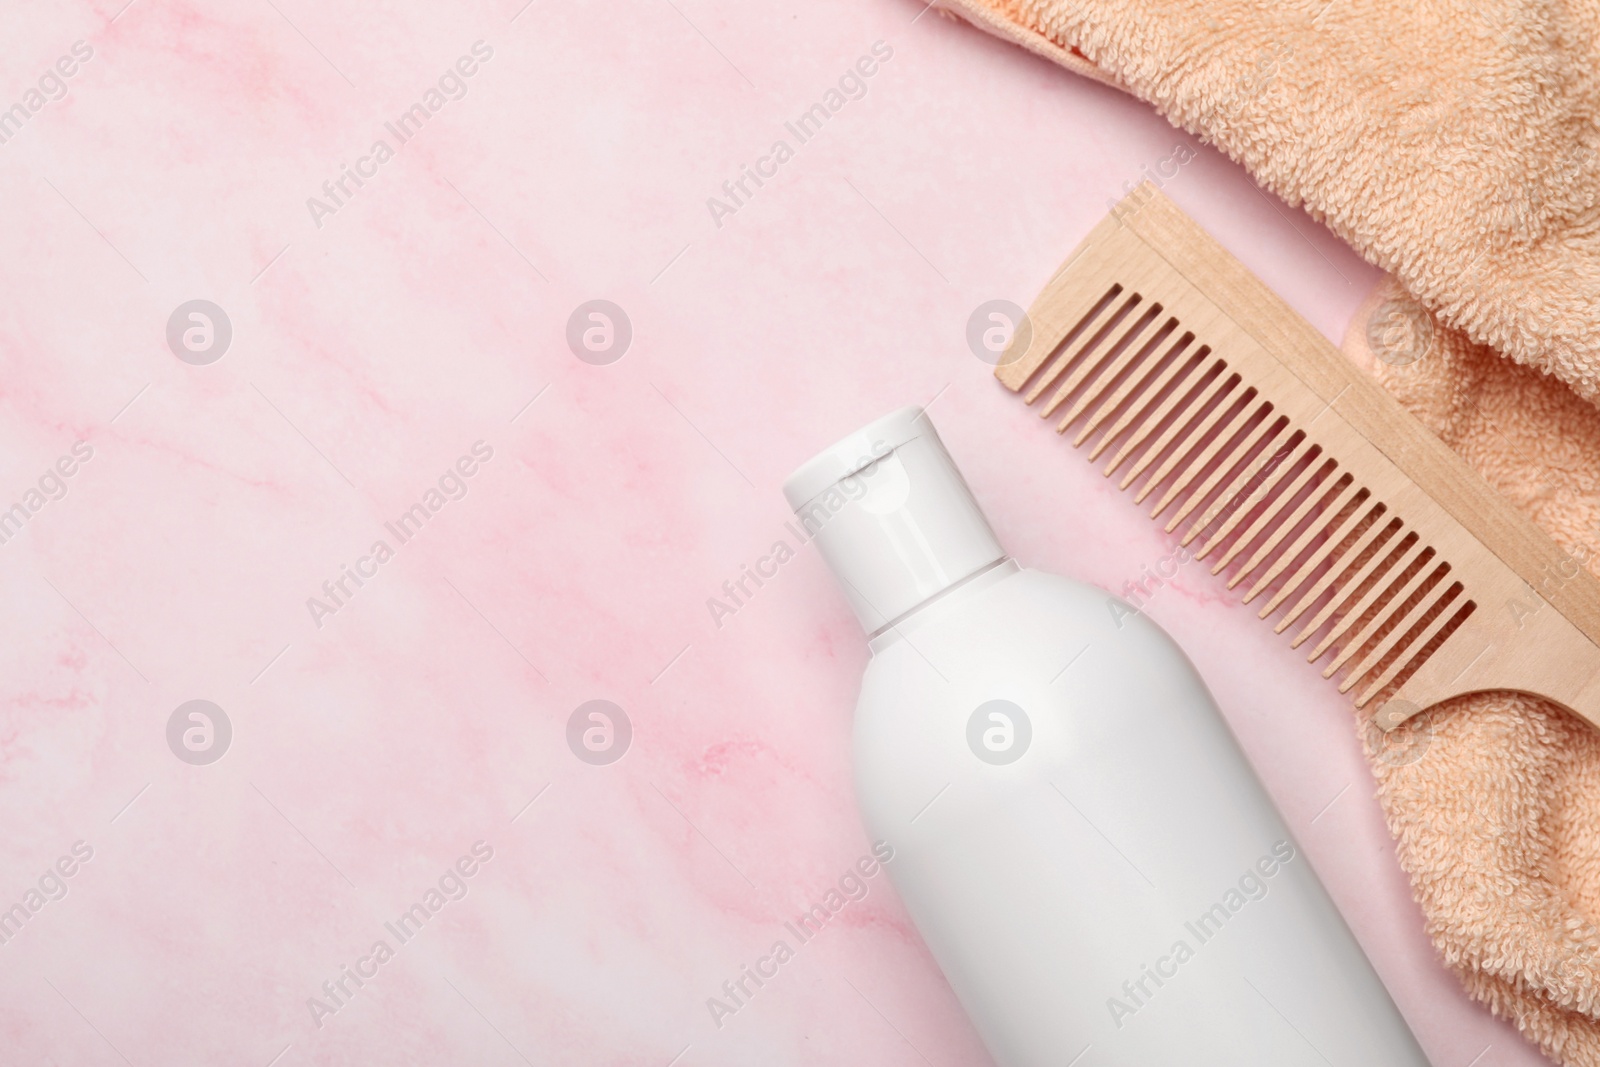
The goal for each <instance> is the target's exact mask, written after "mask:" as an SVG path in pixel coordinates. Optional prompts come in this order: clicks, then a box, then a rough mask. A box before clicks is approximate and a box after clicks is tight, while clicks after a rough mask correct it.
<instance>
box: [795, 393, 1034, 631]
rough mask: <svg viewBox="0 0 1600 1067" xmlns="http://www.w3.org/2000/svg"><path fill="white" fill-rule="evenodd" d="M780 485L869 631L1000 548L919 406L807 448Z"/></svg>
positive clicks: (999, 553)
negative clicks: (815, 450) (814, 450)
mask: <svg viewBox="0 0 1600 1067" xmlns="http://www.w3.org/2000/svg"><path fill="white" fill-rule="evenodd" d="M783 494H784V496H785V497H787V498H788V501H789V506H790V507H792V508H793V509H794V512H795V515H796V516H797V518H798V519H799V521H800V525H801V526H802V527H803V528H804V530H805V532H806V535H807V536H808V537H810V538H811V539H812V540H814V541H815V542H816V545H817V548H818V550H819V551H821V553H822V557H823V558H824V559H826V560H827V561H828V565H829V566H830V567H832V568H833V573H834V575H835V576H836V577H837V578H838V579H839V584H840V585H841V586H842V587H843V588H844V592H845V596H847V597H848V598H849V600H850V604H851V606H852V607H854V608H855V610H856V615H857V616H858V617H859V618H860V619H861V625H862V627H863V628H864V629H865V630H866V631H867V633H868V634H875V633H877V632H878V631H879V630H882V629H884V628H885V627H887V626H888V625H889V624H890V623H893V622H896V621H898V620H899V618H900V617H901V616H902V615H904V614H906V613H907V612H908V611H910V610H911V609H913V608H915V607H916V606H917V605H919V604H921V603H922V602H923V601H925V600H927V599H928V598H930V597H933V596H936V595H938V594H939V593H941V592H943V591H944V590H946V589H948V588H950V587H951V586H953V585H955V584H956V583H957V582H960V581H961V580H962V579H964V578H967V577H970V576H971V575H973V574H976V573H977V572H978V571H981V570H984V569H985V568H987V567H988V566H989V565H991V564H993V563H996V562H998V561H1000V560H1003V559H1005V558H1006V554H1005V551H1004V550H1003V549H1001V547H1000V543H999V542H998V541H996V540H995V536H994V532H993V531H992V530H990V529H989V522H988V520H987V519H985V518H984V517H983V512H982V511H981V510H979V508H978V502H977V501H976V500H974V499H973V497H972V491H971V490H970V489H968V488H967V483H966V481H965V479H963V478H962V477H961V472H960V471H959V470H958V469H957V468H956V464H955V461H954V460H953V459H951V458H950V453H949V452H946V451H945V447H944V442H942V441H940V440H939V434H938V431H937V430H935V429H934V428H933V423H932V422H930V421H929V420H928V416H927V414H926V413H924V412H923V410H922V409H921V408H918V407H907V408H901V409H900V410H899V411H895V412H891V413H890V414H888V415H885V416H884V417H883V418H881V419H878V420H876V421H875V422H871V423H868V424H867V425H866V426H863V427H862V428H861V429H859V430H857V431H856V432H855V433H853V434H850V435H849V436H848V437H845V438H844V439H843V440H841V441H839V442H838V443H836V444H834V445H833V446H832V447H831V448H828V449H826V450H824V451H823V452H822V453H820V454H819V455H817V456H815V457H813V458H812V459H811V460H809V461H808V462H806V463H805V464H804V465H802V466H801V467H800V469H799V470H797V471H795V472H794V473H793V474H792V475H790V476H789V479H788V481H786V482H784V483H783Z"/></svg>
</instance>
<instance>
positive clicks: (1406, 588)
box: [1322, 540, 1437, 692]
mask: <svg viewBox="0 0 1600 1067" xmlns="http://www.w3.org/2000/svg"><path fill="white" fill-rule="evenodd" d="M1417 543H1418V544H1421V543H1422V542H1421V540H1418V542H1417ZM1435 555H1437V553H1435V552H1434V551H1433V549H1432V548H1428V549H1425V550H1424V551H1423V552H1422V554H1421V555H1420V556H1418V557H1417V559H1419V560H1421V561H1422V564H1423V565H1422V566H1421V567H1418V568H1417V572H1416V573H1415V574H1413V575H1412V576H1411V577H1410V578H1408V579H1406V582H1405V585H1403V586H1401V587H1400V589H1399V590H1398V591H1396V592H1395V594H1394V595H1393V596H1390V595H1389V592H1388V590H1387V589H1386V590H1384V595H1383V596H1381V597H1379V598H1378V600H1377V601H1376V603H1378V604H1379V605H1381V606H1380V607H1379V609H1378V610H1377V611H1375V612H1373V613H1372V618H1370V619H1368V620H1367V623H1366V625H1365V626H1362V627H1361V628H1360V629H1359V630H1358V631H1356V633H1355V635H1354V636H1353V637H1351V638H1350V640H1348V641H1346V642H1345V643H1344V646H1343V647H1342V648H1340V649H1339V652H1338V654H1337V655H1336V656H1334V657H1333V662H1332V663H1330V664H1328V669H1327V670H1325V671H1323V672H1322V676H1323V677H1324V678H1332V677H1333V675H1334V672H1335V671H1337V670H1338V669H1339V668H1340V667H1343V666H1344V665H1345V663H1346V662H1347V661H1348V660H1349V659H1350V657H1352V656H1354V655H1355V654H1356V653H1357V652H1360V651H1361V646H1362V645H1365V644H1366V643H1367V641H1368V640H1370V639H1371V637H1372V635H1373V634H1375V633H1377V632H1378V630H1379V629H1381V628H1382V626H1383V624H1384V622H1385V621H1386V620H1387V619H1388V617H1389V616H1390V615H1391V614H1392V612H1391V611H1390V610H1389V608H1390V605H1394V606H1396V607H1398V606H1399V605H1401V604H1404V603H1405V602H1406V601H1407V600H1409V599H1411V594H1413V593H1415V592H1416V591H1417V590H1418V589H1419V588H1420V587H1421V586H1422V584H1423V583H1424V582H1425V581H1427V579H1428V575H1429V574H1430V573H1432V569H1431V568H1430V567H1428V565H1427V564H1428V561H1429V560H1431V559H1432V558H1433V557H1434V556H1435ZM1414 562H1416V560H1410V561H1407V563H1406V566H1407V567H1410V566H1411V564H1412V563H1414ZM1403 574H1405V571H1403V570H1402V571H1400V572H1398V574H1397V576H1396V578H1395V581H1393V582H1390V583H1389V587H1390V588H1393V587H1394V586H1395V585H1396V584H1397V583H1398V582H1399V581H1400V578H1399V575H1403ZM1340 691H1341V692H1343V690H1340Z"/></svg>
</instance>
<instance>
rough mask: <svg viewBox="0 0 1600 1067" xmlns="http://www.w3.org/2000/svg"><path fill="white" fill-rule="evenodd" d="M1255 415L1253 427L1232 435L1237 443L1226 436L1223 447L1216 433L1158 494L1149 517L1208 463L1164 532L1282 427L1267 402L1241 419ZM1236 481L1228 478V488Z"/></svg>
mask: <svg viewBox="0 0 1600 1067" xmlns="http://www.w3.org/2000/svg"><path fill="white" fill-rule="evenodd" d="M1257 418H1258V419H1259V421H1258V422H1257V423H1256V427H1255V429H1253V430H1250V431H1249V432H1247V433H1241V434H1236V435H1235V437H1236V438H1237V443H1235V441H1234V440H1232V439H1230V440H1229V441H1228V442H1227V444H1226V447H1224V442H1223V437H1222V435H1221V434H1218V435H1217V437H1216V439H1215V440H1214V441H1213V442H1212V444H1211V447H1209V448H1207V449H1206V451H1205V452H1204V453H1202V454H1201V455H1200V456H1198V457H1197V458H1196V459H1195V461H1194V462H1193V463H1191V464H1189V469H1188V471H1187V472H1185V473H1184V475H1183V477H1181V478H1179V479H1178V480H1177V481H1176V482H1174V483H1173V484H1172V487H1171V488H1170V489H1168V490H1167V491H1166V493H1165V494H1164V495H1163V496H1162V498H1161V500H1160V502H1159V503H1157V504H1156V509H1155V511H1153V512H1151V513H1150V514H1151V517H1152V518H1154V517H1155V516H1157V515H1159V514H1161V512H1162V510H1163V509H1165V508H1166V506H1167V505H1168V504H1170V503H1171V502H1172V498H1173V497H1174V496H1176V495H1177V494H1178V493H1179V492H1181V491H1182V490H1183V489H1184V488H1186V487H1187V486H1188V485H1189V483H1190V482H1191V481H1193V480H1194V479H1195V478H1196V477H1198V476H1199V474H1200V472H1201V471H1203V470H1206V469H1207V468H1208V467H1209V468H1210V469H1211V473H1210V474H1209V475H1207V476H1206V479H1205V481H1203V482H1201V483H1200V485H1199V487H1198V488H1196V489H1195V491H1194V492H1192V493H1190V494H1189V496H1188V498H1187V499H1186V500H1184V502H1183V505H1182V506H1181V507H1179V508H1178V510H1177V512H1176V513H1174V514H1173V516H1172V518H1171V520H1169V521H1168V523H1167V526H1166V530H1167V533H1171V532H1172V531H1173V530H1176V529H1177V528H1178V524H1179V523H1181V522H1183V520H1184V519H1186V518H1188V517H1189V514H1190V513H1191V512H1193V511H1194V509H1195V508H1197V507H1199V506H1200V505H1201V504H1202V503H1204V502H1205V501H1206V499H1207V498H1208V497H1210V496H1211V494H1212V492H1213V491H1214V490H1215V489H1216V488H1217V483H1218V482H1220V481H1222V479H1223V478H1225V477H1227V474H1228V471H1229V470H1230V469H1231V468H1232V467H1233V465H1234V464H1235V463H1236V462H1237V461H1238V457H1240V456H1248V455H1250V453H1252V452H1254V451H1255V450H1256V448H1257V446H1259V445H1261V444H1262V442H1263V441H1270V440H1271V439H1272V438H1273V437H1274V436H1276V435H1277V432H1278V431H1279V430H1280V429H1282V428H1283V425H1284V421H1285V420H1284V419H1282V418H1277V419H1274V418H1273V417H1272V405H1271V404H1262V405H1260V406H1259V407H1257V408H1256V409H1255V410H1254V411H1251V412H1250V413H1249V414H1248V415H1246V416H1245V423H1246V424H1248V423H1249V420H1250V419H1257ZM1268 451H1269V450H1265V449H1264V450H1263V451H1262V453H1261V455H1263V456H1265V455H1266V454H1267V452H1268ZM1241 477H1242V474H1241ZM1236 481H1238V478H1233V479H1230V481H1229V483H1228V484H1229V488H1232V486H1233V483H1234V482H1236Z"/></svg>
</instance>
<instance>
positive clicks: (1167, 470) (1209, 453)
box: [1133, 388, 1256, 519]
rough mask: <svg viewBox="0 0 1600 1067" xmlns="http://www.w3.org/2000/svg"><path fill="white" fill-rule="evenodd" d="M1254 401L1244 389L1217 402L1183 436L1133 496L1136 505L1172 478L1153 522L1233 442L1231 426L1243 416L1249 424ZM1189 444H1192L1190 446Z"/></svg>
mask: <svg viewBox="0 0 1600 1067" xmlns="http://www.w3.org/2000/svg"><path fill="white" fill-rule="evenodd" d="M1255 399H1256V391H1255V390H1254V389H1248V388H1247V389H1245V390H1244V391H1242V392H1241V393H1239V394H1238V395H1237V396H1225V397H1223V399H1222V400H1220V401H1218V402H1217V406H1216V407H1215V408H1213V409H1212V411H1211V414H1210V415H1208V416H1207V417H1206V419H1205V421H1203V422H1202V423H1201V424H1200V425H1199V426H1198V427H1197V428H1196V429H1195V430H1194V431H1192V432H1189V433H1185V434H1184V435H1183V438H1182V440H1181V441H1180V442H1179V443H1178V447H1176V448H1174V449H1173V450H1172V454H1171V455H1169V456H1168V457H1167V459H1166V462H1164V463H1162V464H1161V466H1160V467H1159V468H1157V470H1156V473H1155V475H1154V476H1152V477H1151V478H1150V480H1149V481H1147V482H1145V483H1144V488H1143V489H1140V490H1139V492H1138V493H1137V494H1135V496H1134V498H1133V499H1134V503H1138V502H1140V501H1142V500H1143V499H1144V498H1145V497H1147V496H1149V495H1150V494H1151V493H1152V492H1154V491H1155V488H1156V486H1158V485H1160V484H1161V483H1162V481H1164V480H1165V479H1166V478H1167V477H1168V476H1169V475H1175V477H1173V479H1172V484H1171V485H1170V486H1168V488H1167V492H1166V493H1165V494H1163V495H1162V498H1161V502H1160V503H1158V504H1157V505H1156V508H1155V510H1154V511H1152V512H1150V517H1151V518H1152V519H1153V518H1155V517H1156V516H1157V515H1160V514H1161V512H1162V511H1163V510H1165V509H1166V506H1167V505H1168V504H1170V503H1172V498H1173V497H1175V496H1177V495H1178V494H1179V493H1181V492H1182V491H1183V490H1184V488H1185V487H1186V486H1188V485H1189V483H1191V482H1193V481H1194V480H1195V479H1196V478H1198V477H1200V475H1201V473H1202V472H1203V471H1204V470H1205V469H1206V465H1207V464H1208V463H1210V462H1211V460H1212V458H1214V457H1215V456H1216V455H1217V452H1218V450H1219V449H1221V448H1222V447H1223V446H1225V445H1226V444H1228V442H1229V441H1231V440H1232V439H1233V437H1234V434H1235V432H1236V431H1235V430H1234V426H1235V424H1236V423H1238V422H1239V419H1240V416H1243V418H1244V421H1245V422H1248V421H1249V420H1250V411H1251V407H1250V405H1251V404H1253V403H1255ZM1208 435H1209V436H1210V438H1211V443H1210V444H1207V445H1202V442H1204V441H1205V440H1206V438H1207V436H1208ZM1191 442H1193V443H1192V444H1191Z"/></svg>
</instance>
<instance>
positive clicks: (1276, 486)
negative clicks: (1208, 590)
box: [1194, 437, 1322, 574]
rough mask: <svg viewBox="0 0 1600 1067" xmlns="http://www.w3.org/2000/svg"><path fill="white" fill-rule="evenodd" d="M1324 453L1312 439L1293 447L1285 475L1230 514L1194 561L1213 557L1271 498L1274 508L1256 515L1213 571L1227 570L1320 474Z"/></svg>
mask: <svg viewBox="0 0 1600 1067" xmlns="http://www.w3.org/2000/svg"><path fill="white" fill-rule="evenodd" d="M1302 446H1303V447H1304V448H1305V451H1304V452H1301V451H1300V449H1301V447H1302ZM1321 452H1322V446H1321V445H1318V444H1316V443H1314V442H1313V441H1312V440H1311V439H1310V438H1309V437H1301V439H1300V443H1299V444H1298V445H1295V446H1293V448H1292V449H1291V450H1290V454H1289V456H1288V457H1286V458H1285V459H1284V462H1283V474H1282V475H1280V476H1279V478H1278V480H1277V481H1275V482H1273V483H1272V486H1271V488H1270V489H1269V488H1268V487H1267V484H1266V482H1265V481H1263V482H1262V483H1261V485H1259V486H1257V487H1256V491H1255V492H1254V493H1252V494H1251V495H1250V499H1248V500H1246V501H1245V502H1244V503H1243V504H1241V505H1239V507H1237V508H1235V509H1234V512H1233V514H1232V515H1229V516H1228V519H1227V521H1226V522H1224V523H1223V524H1222V528H1221V529H1219V530H1218V531H1217V532H1216V533H1214V534H1212V535H1211V536H1210V537H1209V538H1207V539H1206V543H1205V544H1204V545H1203V546H1202V547H1201V549H1200V551H1199V552H1198V553H1196V555H1195V557H1194V558H1195V559H1204V558H1205V557H1206V556H1208V555H1210V554H1211V550H1212V549H1214V548H1216V547H1217V546H1218V545H1219V544H1221V543H1222V541H1223V539H1224V538H1225V537H1227V536H1228V534H1230V533H1232V532H1233V529H1234V527H1236V526H1238V525H1239V524H1240V523H1241V522H1243V521H1244V520H1245V519H1246V518H1247V517H1248V516H1249V514H1250V512H1251V511H1253V510H1254V509H1255V507H1256V505H1257V504H1259V503H1261V502H1262V501H1263V500H1267V499H1269V498H1271V499H1272V500H1273V503H1272V505H1271V506H1270V507H1268V508H1266V509H1265V510H1264V511H1262V513H1261V514H1260V515H1258V516H1256V519H1255V521H1254V522H1252V523H1251V524H1250V525H1249V526H1248V527H1247V528H1246V529H1245V532H1244V533H1243V534H1241V535H1240V536H1239V539H1238V540H1237V541H1235V542H1234V543H1233V548H1231V549H1229V550H1228V552H1227V554H1226V555H1224V556H1223V557H1222V562H1221V563H1218V564H1217V565H1216V566H1215V567H1213V568H1211V573H1212V574H1216V573H1217V572H1218V571H1220V570H1222V568H1223V567H1226V566H1227V565H1228V561H1229V560H1230V559H1232V558H1233V557H1234V556H1235V555H1237V554H1238V553H1239V552H1240V551H1241V550H1242V549H1243V548H1244V546H1245V545H1247V544H1249V543H1250V542H1251V541H1252V540H1254V539H1255V536H1256V534H1258V533H1260V532H1261V528H1262V526H1264V525H1265V524H1266V522H1267V521H1268V520H1269V519H1271V518H1272V517H1273V515H1274V514H1276V513H1277V512H1278V511H1279V510H1280V509H1281V508H1283V507H1286V506H1287V502H1288V501H1290V500H1293V499H1294V498H1295V496H1296V495H1297V494H1298V493H1299V492H1300V489H1299V486H1300V484H1301V483H1302V482H1303V481H1304V479H1306V478H1309V477H1311V476H1312V475H1313V474H1315V473H1316V472H1317V457H1318V456H1319V455H1320V454H1321ZM1301 460H1306V461H1307V462H1306V465H1305V466H1304V467H1303V468H1301V470H1300V473H1299V474H1296V473H1295V468H1296V467H1299V466H1300V461H1301Z"/></svg>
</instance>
